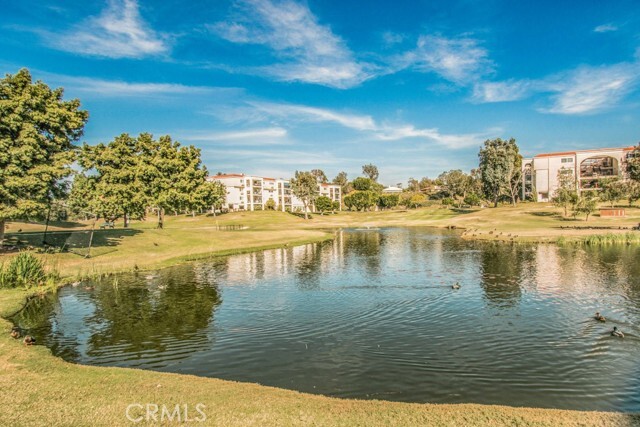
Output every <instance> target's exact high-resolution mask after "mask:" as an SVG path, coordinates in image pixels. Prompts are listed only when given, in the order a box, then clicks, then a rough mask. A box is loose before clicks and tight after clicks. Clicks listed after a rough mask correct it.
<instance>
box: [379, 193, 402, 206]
mask: <svg viewBox="0 0 640 427" xmlns="http://www.w3.org/2000/svg"><path fill="white" fill-rule="evenodd" d="M399 203H400V195H399V194H381V195H380V196H379V197H378V207H379V208H380V209H391V208H395V207H396V206H398V204H399Z"/></svg>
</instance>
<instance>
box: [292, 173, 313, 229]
mask: <svg viewBox="0 0 640 427" xmlns="http://www.w3.org/2000/svg"><path fill="white" fill-rule="evenodd" d="M290 182H291V192H292V193H293V195H294V196H296V197H297V198H298V199H300V201H302V204H303V205H304V219H309V216H308V210H309V206H311V205H312V204H313V202H314V201H315V200H316V198H317V197H318V194H319V193H320V190H319V189H318V181H317V179H316V176H315V175H314V174H312V173H311V172H299V171H296V174H295V177H293V178H291V181H290Z"/></svg>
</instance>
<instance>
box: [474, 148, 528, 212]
mask: <svg viewBox="0 0 640 427" xmlns="http://www.w3.org/2000/svg"><path fill="white" fill-rule="evenodd" d="M478 157H479V158H480V175H481V179H482V186H483V189H484V192H485V194H486V196H487V198H489V199H490V200H492V201H493V202H494V206H496V207H497V206H498V201H499V200H500V197H501V196H508V197H510V198H511V203H512V204H514V205H515V204H516V200H517V197H518V188H519V186H520V178H521V176H522V156H521V155H520V151H519V149H518V145H517V144H516V140H515V139H514V138H511V139H509V140H508V141H504V140H502V139H500V138H496V139H492V140H486V141H485V142H484V147H483V148H481V149H480V153H479V154H478Z"/></svg>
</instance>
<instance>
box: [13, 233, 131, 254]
mask: <svg viewBox="0 0 640 427" xmlns="http://www.w3.org/2000/svg"><path fill="white" fill-rule="evenodd" d="M139 233H142V231H140V230H135V229H130V228H122V229H115V230H94V232H93V238H92V237H91V230H82V231H74V230H70V231H49V232H48V233H47V236H46V241H44V242H43V238H44V233H43V232H37V233H8V234H7V235H6V239H5V245H6V246H15V247H17V248H25V247H32V248H36V249H41V250H48V251H49V250H53V251H62V252H73V253H77V254H78V255H83V256H84V255H86V254H87V252H88V248H89V243H90V242H91V248H92V255H93V256H96V255H103V254H105V253H108V252H112V250H108V249H107V248H113V250H115V247H116V246H118V245H119V244H120V243H121V242H122V239H124V238H125V237H132V236H135V235H136V234H139ZM94 250H95V255H94Z"/></svg>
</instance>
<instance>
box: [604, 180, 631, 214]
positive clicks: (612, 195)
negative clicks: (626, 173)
mask: <svg viewBox="0 0 640 427" xmlns="http://www.w3.org/2000/svg"><path fill="white" fill-rule="evenodd" d="M600 185H601V188H602V191H600V200H602V201H603V202H609V203H610V204H611V207H613V205H614V203H615V202H617V201H618V200H620V199H626V198H627V191H628V187H627V185H626V184H625V183H624V182H623V181H620V180H619V179H618V178H606V179H602V180H600Z"/></svg>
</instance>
